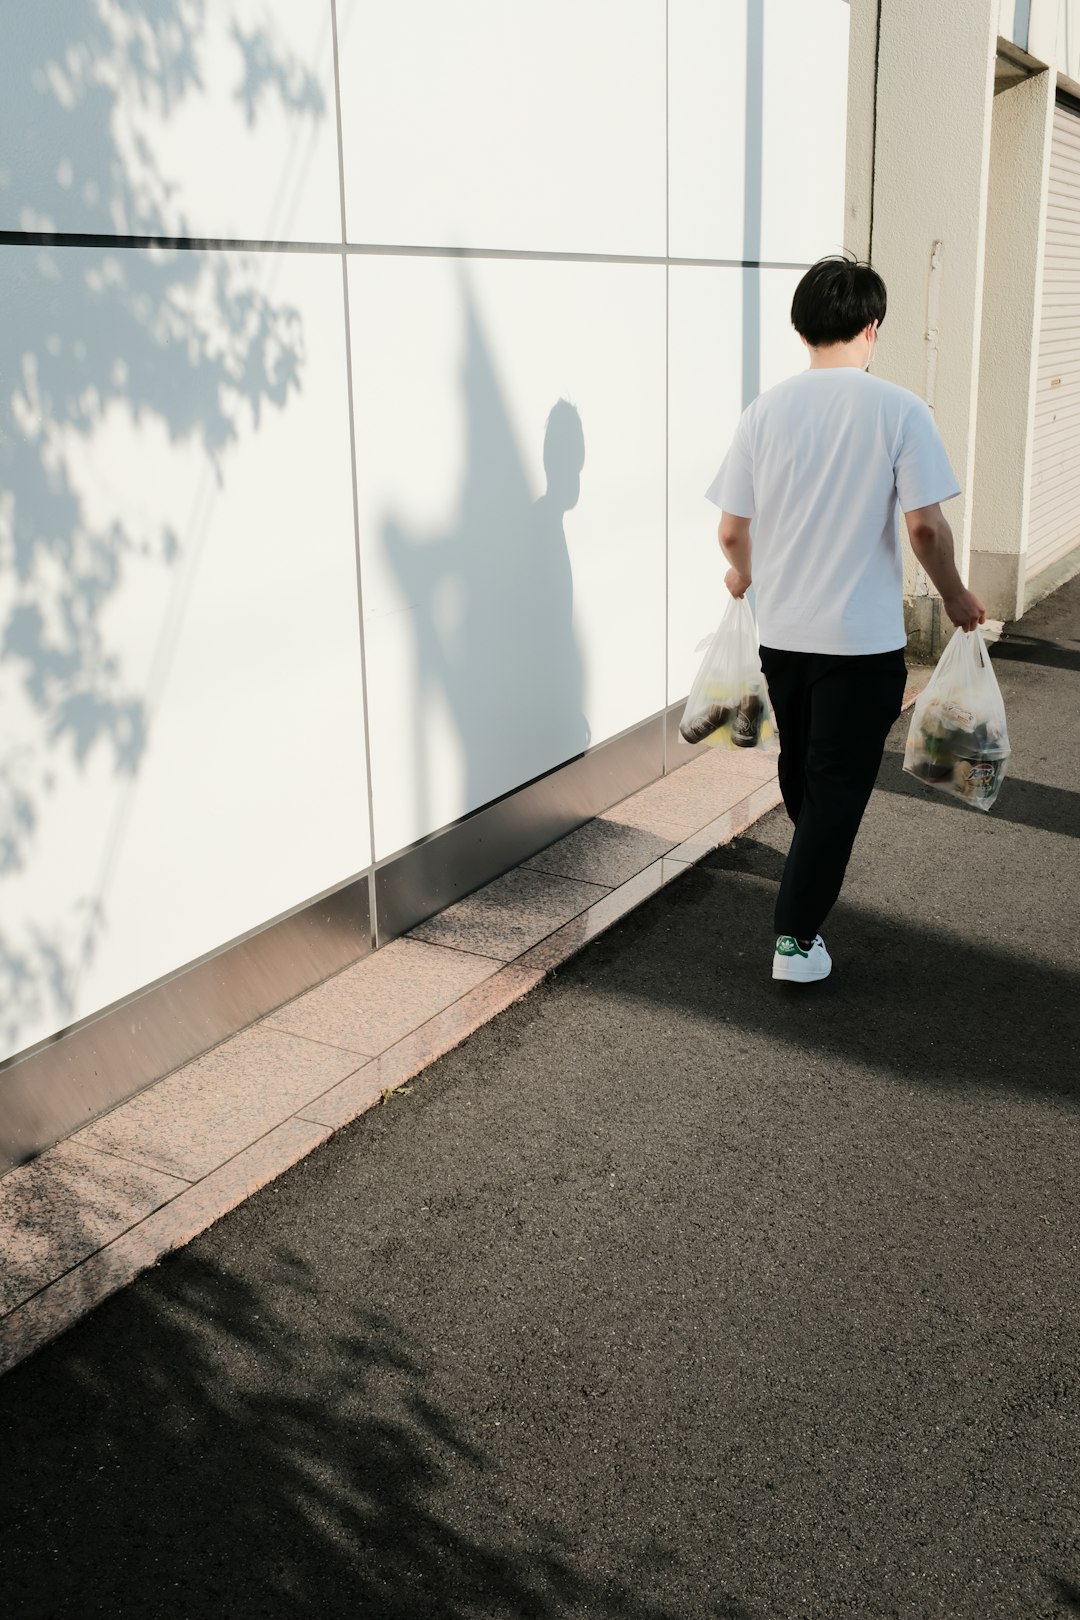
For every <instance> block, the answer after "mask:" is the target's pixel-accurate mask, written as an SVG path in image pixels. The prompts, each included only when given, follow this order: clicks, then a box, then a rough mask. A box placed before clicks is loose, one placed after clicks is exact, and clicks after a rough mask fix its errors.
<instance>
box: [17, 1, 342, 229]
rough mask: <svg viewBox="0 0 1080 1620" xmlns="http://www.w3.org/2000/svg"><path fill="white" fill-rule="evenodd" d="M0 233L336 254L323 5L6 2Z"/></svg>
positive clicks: (329, 50)
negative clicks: (320, 248)
mask: <svg viewBox="0 0 1080 1620" xmlns="http://www.w3.org/2000/svg"><path fill="white" fill-rule="evenodd" d="M0 37H2V39H3V47H2V49H0V230H55V231H80V232H109V233H113V234H120V235H142V234H147V235H158V236H160V235H166V236H202V237H207V236H209V237H225V238H230V239H235V238H241V239H244V240H249V241H250V240H255V241H269V240H278V241H282V240H289V241H335V242H336V241H340V238H341V205H340V199H339V189H338V164H337V120H336V116H335V108H334V53H333V35H332V31H331V26H330V0H272V3H267V0H212V3H207V4H203V3H199V4H195V3H190V0H188V3H180V4H176V3H174V4H169V5H158V4H151V3H150V0H146V3H145V4H144V5H143V6H141V7H139V6H136V5H133V4H130V3H126V4H125V3H121V0H48V3H47V4H45V5H24V4H22V3H20V0H0Z"/></svg>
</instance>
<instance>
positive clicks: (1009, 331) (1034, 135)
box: [970, 69, 1055, 619]
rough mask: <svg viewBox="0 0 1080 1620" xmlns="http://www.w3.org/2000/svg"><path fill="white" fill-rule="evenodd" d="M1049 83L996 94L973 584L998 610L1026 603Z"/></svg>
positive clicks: (1032, 81) (1048, 76) (1028, 82)
mask: <svg viewBox="0 0 1080 1620" xmlns="http://www.w3.org/2000/svg"><path fill="white" fill-rule="evenodd" d="M1054 90H1055V75H1054V73H1053V72H1052V71H1051V70H1049V69H1044V70H1043V71H1042V72H1041V73H1036V74H1034V75H1033V76H1032V77H1031V78H1027V79H1024V80H1022V81H1021V82H1020V83H1019V84H1013V85H1010V86H1009V87H1008V88H1007V89H1003V90H1001V91H1000V92H999V93H998V95H996V96H995V97H994V107H993V126H992V136H991V151H990V189H989V205H988V211H987V222H986V259H985V272H984V284H983V309H982V354H981V365H980V378H981V386H980V389H979V415H978V426H977V432H976V448H975V479H974V484H973V488H972V495H973V500H972V542H971V568H970V584H971V588H972V590H974V591H976V592H977V593H978V594H979V595H980V596H981V597H982V598H983V600H984V602H985V603H986V606H987V611H988V613H989V614H990V615H991V616H992V617H993V618H996V619H1013V618H1016V617H1018V616H1019V615H1020V614H1021V613H1022V612H1023V611H1024V559H1025V553H1026V550H1027V524H1028V508H1029V505H1030V497H1031V462H1032V441H1033V430H1034V400H1035V383H1036V372H1037V367H1038V351H1039V316H1040V307H1041V293H1042V276H1043V259H1044V237H1045V233H1046V198H1047V184H1048V176H1049V168H1050V142H1051V133H1052V128H1053V119H1054Z"/></svg>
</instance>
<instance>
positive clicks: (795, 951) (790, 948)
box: [776, 934, 810, 957]
mask: <svg viewBox="0 0 1080 1620" xmlns="http://www.w3.org/2000/svg"><path fill="white" fill-rule="evenodd" d="M776 954H777V956H802V957H807V956H809V955H810V952H809V951H804V950H803V948H802V946H801V945H800V944H799V942H798V940H797V939H795V938H794V937H793V936H792V935H791V934H781V935H780V938H779V939H778V940H777V942H776Z"/></svg>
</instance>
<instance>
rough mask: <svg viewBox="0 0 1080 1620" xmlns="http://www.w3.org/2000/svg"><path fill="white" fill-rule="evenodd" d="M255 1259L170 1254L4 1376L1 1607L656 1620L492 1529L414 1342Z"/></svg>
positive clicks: (489, 1468)
mask: <svg viewBox="0 0 1080 1620" xmlns="http://www.w3.org/2000/svg"><path fill="white" fill-rule="evenodd" d="M275 1263H276V1267H277V1269H278V1277H277V1278H276V1279H274V1285H273V1289H272V1290H271V1289H270V1288H265V1289H262V1290H260V1289H257V1288H253V1287H251V1286H249V1285H248V1284H247V1283H245V1282H244V1281H243V1280H242V1279H241V1278H240V1277H238V1276H236V1275H230V1274H228V1273H227V1272H226V1271H224V1270H222V1269H221V1268H219V1267H218V1266H216V1265H215V1264H213V1263H208V1262H207V1261H206V1260H205V1259H196V1258H193V1257H192V1255H191V1254H183V1255H180V1256H177V1257H175V1258H174V1259H173V1260H171V1261H170V1262H168V1263H167V1265H166V1266H165V1267H163V1268H162V1270H161V1271H159V1272H157V1273H156V1274H154V1275H153V1276H152V1277H151V1278H147V1279H143V1281H142V1282H141V1283H140V1284H139V1285H137V1286H136V1287H135V1288H133V1289H129V1290H127V1291H126V1293H125V1294H123V1295H121V1296H120V1297H119V1298H118V1299H117V1300H114V1301H110V1302H109V1303H108V1304H107V1305H106V1306H104V1307H103V1308H102V1309H101V1310H100V1311H98V1312H96V1313H95V1314H94V1316H93V1317H92V1318H91V1319H90V1323H87V1324H84V1325H83V1327H80V1328H76V1329H75V1330H74V1331H73V1332H72V1333H71V1334H69V1335H68V1336H67V1337H66V1338H65V1339H64V1340H63V1341H62V1342H61V1343H60V1344H59V1345H56V1346H54V1347H52V1348H51V1349H49V1350H46V1351H44V1352H42V1353H41V1354H39V1355H38V1356H37V1357H35V1358H34V1359H33V1360H32V1361H31V1362H29V1363H27V1364H26V1365H25V1366H24V1367H22V1368H19V1369H16V1371H15V1372H14V1373H12V1374H10V1375H9V1376H8V1377H7V1378H6V1379H5V1380H4V1381H3V1385H2V1386H0V1449H2V1452H3V1455H4V1475H5V1490H4V1496H5V1525H6V1529H5V1536H4V1544H3V1550H2V1551H0V1609H2V1611H3V1613H4V1614H5V1615H8V1616H10V1617H11V1620H28V1617H30V1616H35V1617H36V1616H46V1615H49V1616H52V1615H79V1616H83V1615H85V1614H88V1613H91V1612H92V1613H95V1614H111V1615H121V1614H125V1615H134V1614H137V1615H139V1616H140V1620H141V1617H143V1616H150V1615H164V1614H168V1615H185V1616H187V1615H201V1614H213V1615H249V1614H250V1615H256V1614H257V1615H279V1614H280V1615H296V1614H319V1613H323V1614H335V1615H338V1614H349V1615H353V1614H356V1615H367V1614H371V1615H372V1616H375V1615H377V1616H379V1620H422V1617H425V1616H432V1617H434V1616H439V1617H449V1620H467V1617H478V1616H489V1615H513V1616H515V1617H522V1620H524V1617H535V1620H546V1617H555V1616H565V1615H570V1614H573V1615H579V1614H589V1615H596V1616H610V1617H612V1620H615V1617H620V1620H622V1617H629V1620H678V1617H677V1616H676V1615H674V1614H673V1613H671V1611H668V1610H666V1609H658V1608H656V1607H654V1606H652V1605H651V1604H649V1603H645V1602H642V1601H641V1600H640V1599H639V1598H637V1597H636V1596H635V1595H634V1593H633V1592H632V1591H629V1590H627V1589H625V1588H624V1587H622V1586H621V1585H619V1584H617V1583H614V1582H611V1581H609V1580H606V1579H604V1577H603V1576H602V1575H600V1574H596V1573H593V1572H590V1571H589V1570H587V1569H583V1568H581V1567H579V1564H578V1563H577V1561H576V1557H575V1547H574V1545H573V1544H572V1541H571V1538H570V1537H569V1536H568V1535H567V1534H566V1533H565V1532H564V1531H562V1530H560V1529H559V1528H558V1527H556V1526H554V1525H543V1524H541V1525H533V1526H529V1525H526V1524H523V1523H521V1522H520V1521H518V1522H515V1519H514V1516H513V1515H512V1514H510V1513H508V1512H507V1511H506V1505H505V1503H504V1502H503V1501H502V1500H501V1498H500V1495H499V1489H498V1485H497V1483H494V1482H493V1478H492V1476H494V1474H495V1472H496V1470H495V1466H494V1463H493V1462H492V1461H491V1460H489V1459H488V1458H487V1457H485V1455H484V1453H483V1452H482V1451H481V1450H478V1449H477V1448H476V1446H475V1445H474V1444H473V1443H472V1442H471V1441H470V1440H469V1439H468V1438H467V1437H466V1435H465V1434H464V1433H462V1432H461V1430H460V1429H459V1427H458V1426H457V1425H456V1423H455V1421H454V1420H453V1419H452V1418H451V1417H450V1416H449V1415H448V1414H447V1413H446V1412H445V1411H443V1410H441V1409H440V1408H439V1407H438V1406H437V1405H435V1404H433V1403H432V1401H431V1400H429V1399H428V1397H427V1394H426V1388H427V1387H428V1383H429V1372H428V1369H427V1368H426V1365H425V1362H426V1359H427V1356H428V1352H427V1351H426V1350H424V1349H421V1348H419V1347H417V1346H416V1345H414V1344H412V1343H410V1342H406V1340H405V1339H404V1338H403V1336H402V1335H401V1334H400V1333H399V1332H398V1331H397V1330H396V1329H395V1328H394V1327H393V1325H392V1324H391V1323H389V1322H388V1321H387V1320H386V1319H384V1318H382V1317H380V1316H379V1315H377V1314H375V1313H374V1312H360V1311H357V1312H356V1314H355V1316H354V1319H353V1320H352V1322H351V1323H350V1324H349V1325H348V1326H347V1327H346V1328H345V1329H344V1330H341V1325H340V1313H339V1314H338V1316H337V1318H336V1319H335V1320H334V1321H333V1322H331V1321H329V1320H327V1319H326V1302H325V1299H321V1298H320V1290H319V1286H318V1279H317V1278H316V1276H315V1275H314V1274H313V1273H312V1272H311V1269H310V1268H309V1267H308V1266H307V1265H305V1264H302V1263H301V1262H299V1261H298V1260H296V1259H294V1258H292V1257H291V1256H290V1255H289V1254H287V1253H283V1252H282V1251H281V1250H278V1251H277V1254H276V1257H275ZM346 1263H347V1262H346ZM91 1324H92V1326H91ZM85 1329H90V1331H84V1330H85ZM58 1414H62V1418H61V1420H60V1421H57V1415H58ZM176 1549H183V1553H182V1562H181V1561H179V1560H178V1557H177V1552H176ZM665 1556H666V1555H665V1554H663V1553H660V1552H658V1551H655V1550H651V1549H649V1548H644V1549H642V1551H641V1554H640V1562H639V1568H641V1570H642V1571H643V1572H644V1571H646V1570H650V1571H651V1573H652V1574H653V1576H654V1577H655V1574H656V1570H657V1567H658V1564H662V1563H663V1561H664V1558H665ZM714 1612H715V1614H716V1615H717V1616H718V1617H723V1620H752V1616H751V1614H750V1611H749V1610H747V1609H745V1608H744V1607H743V1606H742V1605H741V1603H739V1602H737V1601H735V1600H728V1601H726V1602H725V1600H724V1599H723V1597H722V1596H721V1597H718V1599H717V1607H716V1609H715V1611H714Z"/></svg>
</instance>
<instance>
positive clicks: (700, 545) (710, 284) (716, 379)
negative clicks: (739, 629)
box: [668, 265, 806, 702]
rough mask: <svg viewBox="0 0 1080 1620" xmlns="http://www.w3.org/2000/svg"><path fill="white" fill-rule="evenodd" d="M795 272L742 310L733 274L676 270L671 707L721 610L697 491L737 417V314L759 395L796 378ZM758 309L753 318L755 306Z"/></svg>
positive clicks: (740, 360) (764, 285)
mask: <svg viewBox="0 0 1080 1620" xmlns="http://www.w3.org/2000/svg"><path fill="white" fill-rule="evenodd" d="M801 273H802V272H801V271H799V270H765V271H762V272H761V273H760V275H759V277H758V278H757V296H756V297H755V298H753V299H752V300H750V301H749V302H750V306H751V307H750V309H749V311H747V310H745V308H744V305H745V302H746V300H745V298H744V294H745V291H746V278H745V277H744V274H743V272H742V271H741V270H735V269H726V268H725V269H711V268H703V267H699V266H697V265H694V266H674V267H673V268H672V270H671V316H670V339H669V342H670V361H669V365H670V372H669V376H670V388H671V423H670V446H671V447H670V464H669V492H670V493H669V581H668V589H669V604H668V611H669V623H670V640H669V663H668V694H669V701H671V702H675V701H677V700H678V699H680V698H681V697H683V696H685V694H686V693H687V692H688V691H689V690H690V684H691V682H692V680H693V678H694V674H695V671H696V669H697V665H698V663H699V662H700V660H701V652H700V650H698V648H699V643H700V642H701V641H702V639H703V638H704V637H706V636H708V635H711V634H712V632H713V631H714V630H715V629H716V624H717V621H718V619H719V617H720V607H721V604H722V602H723V594H722V593H723V591H724V589H725V587H724V574H725V573H726V571H727V565H726V564H725V563H724V561H723V557H722V555H721V552H720V547H719V544H718V543H717V538H716V528H717V523H718V522H719V518H720V513H719V511H718V510H717V508H716V507H715V506H713V505H712V504H711V502H709V501H707V500H705V498H704V493H705V490H706V489H707V488H708V486H709V485H710V484H711V483H712V481H713V478H714V477H715V475H716V472H717V470H718V468H719V466H720V463H721V462H722V461H723V459H724V456H725V455H726V454H727V449H728V445H729V444H730V442H731V437H732V434H733V433H734V431H735V426H736V424H737V422H738V420H739V415H740V413H741V411H742V379H743V367H744V332H745V319H744V317H745V315H746V314H749V315H750V317H751V318H752V319H753V320H754V321H755V324H756V323H757V322H758V321H760V328H761V337H760V351H759V362H758V363H759V364H760V368H761V388H762V390H764V389H766V388H771V387H772V386H773V384H774V383H777V382H780V381H782V379H783V378H785V377H789V376H791V374H792V373H793V372H795V371H800V370H802V369H803V368H804V367H805V365H806V350H805V349H804V348H803V346H802V344H801V342H800V341H799V339H798V337H797V336H796V334H795V333H794V331H793V330H792V327H791V319H790V311H791V298H792V294H793V293H794V291H795V287H796V285H797V283H798V281H799V277H800V275H801ZM759 303H760V310H759V309H758V305H759Z"/></svg>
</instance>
